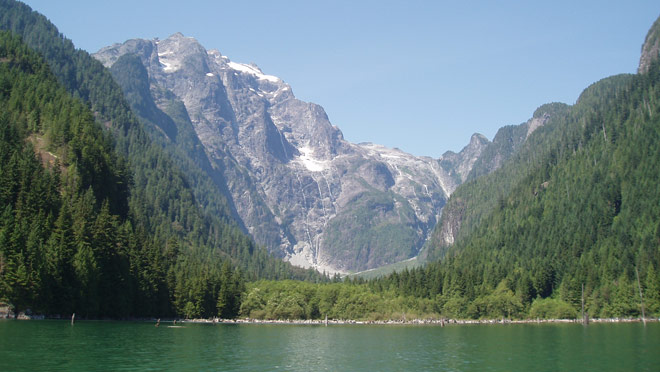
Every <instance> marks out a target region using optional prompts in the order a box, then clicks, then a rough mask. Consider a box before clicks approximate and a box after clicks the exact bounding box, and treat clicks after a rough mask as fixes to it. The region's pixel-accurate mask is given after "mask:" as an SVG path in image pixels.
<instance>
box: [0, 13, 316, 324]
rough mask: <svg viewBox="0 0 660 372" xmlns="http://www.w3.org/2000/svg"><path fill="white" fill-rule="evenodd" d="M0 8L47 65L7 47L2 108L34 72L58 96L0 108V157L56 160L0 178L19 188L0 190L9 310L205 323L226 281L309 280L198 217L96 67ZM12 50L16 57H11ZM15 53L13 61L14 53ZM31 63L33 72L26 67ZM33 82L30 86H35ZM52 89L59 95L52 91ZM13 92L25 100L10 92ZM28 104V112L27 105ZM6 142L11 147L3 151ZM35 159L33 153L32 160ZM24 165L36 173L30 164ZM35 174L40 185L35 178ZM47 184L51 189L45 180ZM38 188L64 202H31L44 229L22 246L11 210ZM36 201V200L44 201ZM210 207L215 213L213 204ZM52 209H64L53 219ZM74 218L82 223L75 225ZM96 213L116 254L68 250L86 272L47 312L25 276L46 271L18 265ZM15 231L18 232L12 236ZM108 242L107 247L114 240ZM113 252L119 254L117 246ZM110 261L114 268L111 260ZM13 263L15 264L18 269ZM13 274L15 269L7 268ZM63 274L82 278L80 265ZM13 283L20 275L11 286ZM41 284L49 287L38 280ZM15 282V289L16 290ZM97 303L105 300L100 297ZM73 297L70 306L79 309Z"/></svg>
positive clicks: (163, 158) (170, 166)
mask: <svg viewBox="0 0 660 372" xmlns="http://www.w3.org/2000/svg"><path fill="white" fill-rule="evenodd" d="M0 10H1V12H0V28H1V29H6V30H10V31H12V32H13V33H14V34H16V35H19V36H21V38H22V40H24V41H25V42H26V44H27V45H28V46H29V47H30V48H31V49H33V50H35V51H37V52H38V53H39V54H41V55H42V56H43V57H44V58H45V60H46V62H47V63H48V64H46V63H44V62H43V61H41V59H40V58H41V57H39V56H38V55H37V54H35V53H33V52H29V53H28V52H26V48H25V47H23V46H21V47H20V48H18V47H13V46H12V47H11V48H10V47H7V49H6V52H5V53H6V54H7V55H6V56H3V69H4V70H6V76H5V77H3V80H2V81H3V92H5V93H4V94H5V95H6V97H7V98H6V99H8V100H9V99H11V98H10V97H12V95H14V98H13V100H15V101H16V102H23V99H22V98H20V96H18V95H19V94H26V95H36V94H37V93H30V92H31V90H36V91H38V89H39V88H38V87H30V86H26V87H23V86H24V83H23V80H26V81H29V80H30V76H31V74H34V73H35V72H38V71H42V70H44V71H46V70H49V71H52V73H50V74H51V75H50V77H49V79H48V80H44V81H47V82H48V83H49V84H55V85H54V87H51V88H49V89H51V90H54V91H57V92H59V93H58V94H59V96H58V97H54V98H53V97H50V96H44V97H41V98H39V101H38V104H37V103H35V104H33V105H28V106H25V105H19V106H16V107H11V111H10V108H9V107H10V106H7V109H5V106H4V105H3V115H4V116H3V117H4V118H5V119H3V120H5V122H6V123H7V125H6V128H17V129H15V130H13V129H6V128H5V126H3V130H5V129H6V130H8V131H9V132H11V133H14V132H16V133H15V134H11V136H9V134H8V135H7V136H8V137H7V140H6V143H7V146H8V149H9V148H13V149H14V150H12V151H9V150H6V156H7V159H11V158H12V156H13V157H19V156H18V155H15V154H16V153H17V152H18V153H23V154H24V153H25V152H26V151H28V150H26V149H25V148H23V147H22V145H19V144H23V143H33V147H35V149H36V150H37V153H38V154H40V157H41V158H44V159H47V160H48V159H50V160H52V159H56V160H58V159H59V165H57V166H55V165H50V166H48V167H46V168H47V169H41V168H39V167H36V165H32V166H30V167H33V168H34V167H36V168H35V169H36V170H30V171H27V170H26V171H25V172H27V173H26V174H29V175H30V176H29V177H28V176H27V175H26V176H25V177H27V178H23V179H21V178H20V177H18V178H16V177H10V176H9V175H10V173H6V172H4V171H3V173H2V174H3V176H7V177H6V178H8V179H11V180H14V181H12V182H19V181H18V180H22V181H20V182H22V183H19V185H18V186H16V185H14V186H12V187H13V188H4V187H3V191H4V190H7V191H6V195H5V196H3V204H2V209H3V211H4V214H3V221H2V223H3V230H2V234H4V235H3V236H5V235H6V236H9V237H10V238H11V239H10V240H11V241H12V244H11V245H3V246H2V247H0V249H2V261H1V262H2V263H3V264H2V270H1V273H0V274H1V275H2V281H3V283H4V284H3V287H2V292H0V298H4V299H8V300H10V301H11V302H12V303H13V304H14V305H15V306H16V307H17V309H18V310H21V309H22V307H25V306H30V307H32V308H33V309H34V310H36V311H42V312H46V313H51V314H53V313H60V314H66V313H68V312H70V311H77V312H78V313H79V314H81V315H83V316H94V317H98V316H111V317H122V316H137V315H141V316H144V315H167V314H172V315H174V314H179V315H189V316H201V315H205V316H210V315H214V314H216V313H217V311H218V308H217V306H216V305H217V300H218V297H219V294H218V293H219V288H221V287H222V286H221V284H222V283H223V282H224V280H223V279H222V277H223V275H224V277H225V278H224V279H227V276H229V277H233V276H236V277H239V276H241V277H246V278H249V279H255V278H261V277H265V278H273V279H275V278H299V279H303V278H308V277H311V278H317V279H318V278H319V276H318V275H316V274H315V273H313V272H311V271H304V270H299V269H295V268H293V267H291V266H290V265H288V264H286V263H283V262H281V261H279V260H277V259H274V258H271V257H269V256H268V254H267V253H266V252H265V251H264V250H263V249H260V248H258V247H256V246H255V245H254V243H253V242H252V241H251V240H250V239H249V238H248V237H247V236H245V235H244V234H243V233H242V232H241V231H240V229H239V228H238V226H236V224H235V223H233V222H232V219H231V216H228V215H226V214H225V215H219V216H209V215H207V214H206V213H204V211H203V210H202V208H201V207H200V205H199V204H200V201H199V200H197V199H196V198H195V195H194V194H193V192H192V191H191V189H190V186H189V181H188V180H186V179H185V177H183V176H182V173H181V172H180V171H178V167H177V165H176V164H175V163H174V162H173V160H172V158H171V156H170V155H169V154H168V153H167V152H165V151H164V150H163V149H162V148H161V147H160V146H158V145H155V144H153V143H152V142H151V141H150V140H149V138H148V136H147V135H146V133H145V132H144V130H143V128H142V125H141V123H140V122H139V121H138V120H137V119H136V118H135V116H134V115H133V114H132V113H131V111H130V109H129V108H128V105H127V104H126V102H125V101H124V98H123V95H122V92H121V89H120V88H119V87H118V85H117V84H116V83H115V82H114V81H113V79H112V76H111V75H110V73H109V72H108V71H107V70H105V69H104V68H103V66H101V64H100V63H98V62H97V61H95V60H94V59H92V58H91V57H90V56H89V55H88V54H87V53H86V52H84V51H80V50H75V48H74V47H73V44H72V43H71V42H70V41H69V40H66V39H65V38H63V36H62V35H60V34H59V33H58V31H57V29H56V28H55V27H54V26H53V25H52V24H50V22H48V21H47V19H46V18H45V17H43V16H42V15H39V14H38V13H36V12H32V11H31V9H30V8H29V7H27V6H26V5H24V4H21V3H18V2H14V1H6V0H3V1H0ZM3 37H5V38H8V40H11V41H10V42H7V45H10V46H11V45H15V44H18V43H19V42H18V41H17V40H18V39H16V38H15V37H13V36H9V35H5V36H3ZM17 48H18V49H17ZM19 49H20V52H15V50H19ZM16 53H18V55H15V54H16ZM35 61H38V62H35ZM32 65H34V66H37V67H38V68H37V67H30V66H32ZM43 66H47V67H49V69H48V68H47V67H43ZM16 68H19V70H20V69H21V68H23V69H22V70H20V71H21V73H20V74H19V73H18V72H16ZM40 73H41V72H40ZM41 78H42V77H41V76H40V77H39V79H41ZM39 79H37V80H39ZM57 84H61V85H63V86H64V88H66V89H63V88H59V87H57ZM16 87H23V88H21V89H23V90H20V91H19V90H16V89H18V88H16ZM23 91H25V92H27V93H21V92H23ZM67 91H68V94H69V95H73V97H75V100H72V101H71V103H60V102H59V101H58V102H52V99H56V100H62V98H61V97H62V96H66V95H67V93H66V92H67ZM27 102H30V103H32V101H29V100H28V101H27ZM57 105H59V106H57ZM56 108H57V109H58V110H59V111H58V110H56ZM90 109H91V111H90ZM42 112H52V114H51V115H53V116H58V115H59V116H58V117H61V118H60V119H58V120H55V121H54V122H52V121H51V120H50V119H48V118H44V117H42V115H41V113H42ZM66 115H69V116H70V117H71V118H69V117H68V116H66ZM20 118H25V119H20ZM19 119H20V120H24V121H20V120H19ZM69 119H71V120H69ZM78 122H80V123H84V124H85V126H84V128H85V129H84V130H83V129H80V130H79V132H72V131H73V129H71V128H70V127H69V126H71V125H73V124H72V123H78ZM10 123H11V125H10ZM98 123H102V124H103V125H104V126H105V127H106V128H107V131H103V130H101V125H99V124H98ZM67 125H68V126H67ZM76 130H78V129H76ZM66 131H69V133H67V132H66ZM98 136H100V137H98ZM79 137H81V138H79ZM97 137H98V138H97ZM26 138H27V139H28V141H27V142H26V141H25V139H26ZM17 140H19V142H18V143H19V144H16V143H13V142H15V141H17ZM84 140H89V141H92V143H93V144H92V145H89V146H85V145H80V143H81V141H84ZM3 143H4V142H3ZM39 149H43V151H41V152H40V151H39ZM3 151H4V150H3ZM58 151H61V152H62V155H58ZM33 152H34V151H33ZM3 154H5V152H3ZM51 154H52V155H51ZM64 154H66V156H65V155H64ZM74 155H75V156H77V158H75V157H74ZM55 156H57V157H55ZM51 157H52V158H51ZM35 159H36V158H35ZM74 159H77V162H76V163H75V164H74V165H75V167H74V169H75V172H73V171H69V170H68V169H69V168H71V164H70V163H68V162H72V161H73V160H74ZM25 161H26V162H27V160H25ZM35 161H36V160H35ZM65 161H66V162H67V163H65ZM33 163H34V162H33ZM7 164H13V163H11V162H8V163H6V164H5V163H3V166H6V165H7ZM34 164H37V165H38V162H37V163H34ZM49 164H50V163H49ZM26 166H27V165H26ZM20 167H22V166H19V168H20ZM28 168H29V167H28ZM59 168H62V171H61V172H60V173H61V174H60V175H57V174H58V171H55V170H57V169H59ZM29 169H32V168H29ZM40 169H41V170H40ZM48 169H50V170H48ZM53 169H55V170H53ZM34 172H37V173H36V174H35V173H34ZM63 175H64V176H66V178H65V177H63ZM42 176H43V177H44V180H43V181H41V180H39V178H40V177H42ZM30 177H31V178H30ZM58 177H59V178H60V179H64V180H65V181H66V182H69V183H71V184H72V186H71V187H74V186H75V187H74V189H72V190H75V192H74V191H71V192H67V189H66V188H65V187H64V186H66V185H68V184H65V185H64V186H58V185H59V183H58V182H61V180H60V181H58ZM50 179H52V180H53V181H49V180H50ZM7 182H9V181H7ZM41 182H44V185H47V186H48V189H49V190H50V192H51V193H54V194H53V195H51V196H50V198H51V199H53V198H55V199H57V198H56V196H57V195H56V194H58V191H59V194H60V195H61V196H60V197H61V198H63V199H62V200H61V201H57V200H55V201H53V202H52V203H50V204H48V206H45V207H43V208H46V209H45V210H43V211H40V209H39V208H41V207H39V206H38V205H40V204H38V205H37V207H35V208H36V209H35V212H34V213H36V214H43V216H42V217H40V218H41V219H42V220H43V221H45V223H46V225H45V226H44V228H43V231H42V232H41V233H42V235H41V236H38V237H37V236H32V238H30V239H32V240H30V239H28V238H29V237H30V236H31V235H26V234H28V233H29V232H32V234H33V235H34V234H36V232H35V231H39V230H38V229H31V228H29V226H28V227H25V226H22V225H25V224H30V223H32V219H30V218H27V219H26V217H25V215H24V214H21V213H22V212H21V213H19V212H18V211H20V210H23V209H22V208H26V205H25V204H26V201H25V200H24V198H27V197H28V196H21V195H22V194H21V190H24V191H22V192H25V190H28V189H29V190H31V191H34V192H37V190H38V189H35V190H32V189H33V188H34V187H33V186H32V183H34V184H35V185H36V184H40V183H41ZM44 187H46V186H44ZM69 194H70V195H69ZM78 194H80V195H78ZM30 198H33V197H32V196H30ZM33 200H34V199H30V201H33ZM40 200H43V201H44V202H45V201H47V200H50V199H47V198H41V199H40ZM76 203H77V204H76ZM217 203H219V204H222V201H217ZM63 206H66V207H63ZM29 207H30V208H32V206H29ZM61 208H65V210H63V211H60V209H61ZM221 208H222V207H218V208H217V209H221ZM74 212H75V213H81V215H80V216H78V215H76V214H75V213H74ZM97 213H99V214H100V215H103V216H105V217H104V218H105V219H106V220H107V221H106V223H107V224H111V225H112V226H113V227H112V228H114V229H116V230H117V231H114V230H112V231H109V232H107V234H106V235H107V236H108V237H109V239H110V242H108V243H107V244H108V245H109V246H113V247H115V248H113V249H114V250H117V252H114V251H112V252H114V253H108V254H109V257H111V258H112V260H110V261H108V262H106V261H103V260H101V258H102V256H104V255H105V254H106V253H103V252H104V250H103V249H102V248H101V246H102V244H101V245H97V244H96V243H94V244H92V243H91V242H90V243H89V247H91V248H90V249H82V248H81V246H76V248H75V249H73V248H72V249H73V251H72V253H71V254H70V256H71V257H77V256H76V255H78V256H80V259H82V258H85V257H86V258H87V259H88V260H89V262H91V263H90V264H89V265H90V267H88V268H87V269H85V270H87V271H89V272H88V273H82V271H81V273H78V274H75V275H74V274H73V273H67V274H66V275H64V274H62V275H63V276H64V277H65V278H64V279H62V280H64V282H62V284H61V286H62V288H63V289H62V290H63V291H70V292H72V293H73V292H75V293H76V294H75V295H74V294H68V295H66V296H59V295H58V294H57V292H53V291H49V293H52V296H53V300H52V301H55V302H52V301H51V300H47V299H45V297H43V295H42V294H40V293H42V292H40V291H45V289H43V288H42V289H40V288H38V285H37V284H35V283H37V281H36V280H37V279H35V278H37V277H38V276H40V275H43V274H44V271H43V270H44V267H45V266H43V265H41V264H35V265H33V266H31V267H28V266H30V265H32V263H31V261H30V260H28V259H26V258H25V257H22V256H21V255H24V256H26V257H27V255H31V256H32V257H39V260H41V259H45V258H46V256H44V255H43V254H42V253H43V252H42V251H41V249H43V248H44V247H45V246H46V242H48V241H51V243H50V244H51V245H52V244H55V243H54V240H53V239H54V238H52V239H51V237H50V235H51V232H52V231H51V230H52V228H55V227H56V224H57V223H60V224H63V225H72V226H64V227H66V228H74V227H75V226H76V224H75V223H74V221H69V220H67V218H69V219H72V218H74V217H75V218H78V219H77V220H76V221H82V220H84V221H87V222H88V223H91V221H94V220H95V216H96V214H97ZM69 215H70V216H69ZM5 217H6V218H5ZM108 221H111V222H112V223H110V222H108ZM10 222H11V224H10ZM35 223H37V222H35ZM48 223H50V224H51V225H48ZM16 226H22V227H21V229H18V228H17V227H16ZM85 226H87V225H85ZM64 227H62V228H64ZM85 228H88V227H85ZM85 228H83V227H80V229H82V230H81V231H78V232H77V234H79V236H78V238H79V239H92V237H93V234H92V233H91V232H89V231H87V230H85ZM53 231H54V230H53ZM90 234H91V235H90ZM67 238H68V236H66V235H65V236H63V237H62V238H61V241H62V242H63V243H62V244H64V243H66V242H70V241H69V240H68V239H67ZM115 239H116V240H117V241H114V240H115ZM122 239H125V240H122ZM28 242H29V244H28ZM73 242H75V240H74V241H73ZM73 242H71V244H73ZM55 245H57V244H55ZM28 246H29V247H30V249H28ZM120 246H121V247H123V248H119V247H120ZM35 247H38V248H35ZM53 247H54V246H53ZM79 248H80V249H79ZM92 248H93V249H92ZM35 249H36V250H35ZM57 249H64V248H62V247H57ZM81 249H82V250H81ZM94 249H96V250H98V251H94ZM122 249H126V251H122ZM65 250H66V249H65ZM17 252H18V253H17ZM10 256H13V257H14V258H12V257H10ZM42 256H43V257H42ZM21 257H22V258H21ZM106 258H107V257H106ZM104 259H105V258H104ZM115 259H117V260H118V261H117V262H115V261H114V260H115ZM12 262H13V263H12ZM19 262H23V263H22V264H20V265H19ZM79 262H82V261H79ZM223 262H224V263H225V264H223ZM13 264H15V265H18V266H14V267H13V268H12V266H11V265H13ZM226 264H230V267H232V266H236V267H240V268H241V269H242V270H243V273H239V272H238V271H235V270H234V269H227V268H225V269H224V271H223V267H224V266H227V265H226ZM26 265H27V266H26ZM40 265H41V266H40ZM49 265H51V266H53V265H54V266H56V267H57V268H58V270H60V269H61V270H68V269H66V268H67V264H66V263H58V262H51V263H50V264H49ZM70 265H73V263H71V264H70ZM76 265H78V264H76ZM223 265H224V266H223ZM78 266H80V265H78ZM69 269H71V267H69ZM71 270H73V271H75V270H83V269H82V266H80V267H78V268H76V269H75V270H74V269H71ZM85 270H83V271H85ZM90 270H91V271H90ZM105 270H110V271H112V273H113V274H112V275H114V276H112V275H109V274H108V275H105V274H104V275H101V274H100V273H102V272H104V271H105ZM87 271H85V272H87ZM117 273H119V274H117ZM223 273H224V274H223ZM21 275H22V276H23V277H22V279H20V280H19V278H20V277H21ZM67 275H68V276H67ZM76 275H78V277H76ZM80 275H83V276H85V275H87V277H88V279H85V280H87V282H85V283H87V284H84V285H88V286H91V287H89V288H86V289H84V290H83V289H82V288H83V287H81V286H82V285H83V282H84V280H83V279H82V277H79V276H80ZM33 279H34V280H33ZM41 279H43V278H41ZM67 280H68V282H67ZM228 280H229V279H228ZM230 280H231V281H235V280H234V279H230ZM12 281H13V282H12ZM41 282H43V283H45V282H48V283H49V284H52V283H53V282H52V281H49V280H41ZM239 282H240V281H239ZM8 283H14V284H8ZM17 283H18V284H20V283H23V284H24V285H23V286H21V285H16V284H17ZM103 286H106V287H108V288H110V287H112V288H110V289H111V290H112V291H111V292H112V293H116V296H115V297H109V296H106V295H105V292H101V290H105V289H106V288H104V287H103ZM225 287H226V286H225ZM21 288H23V289H21ZM110 289H108V290H110ZM226 289H227V288H225V292H226ZM83 293H85V295H84V296H83V295H82V294H83ZM101 293H104V295H103V296H101V295H100V294H101ZM76 296H77V297H76ZM120 297H121V298H120ZM72 298H78V299H79V301H78V302H77V301H76V300H75V299H72ZM111 299H112V300H111ZM106 301H109V302H108V303H106ZM55 303H57V304H55ZM104 305H108V306H104Z"/></svg>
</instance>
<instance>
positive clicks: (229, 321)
mask: <svg viewBox="0 0 660 372" xmlns="http://www.w3.org/2000/svg"><path fill="white" fill-rule="evenodd" d="M646 322H651V323H656V322H660V318H648V317H647V318H646ZM177 323H192V324H257V325H258V324H282V325H326V321H325V320H323V319H297V320H288V319H272V320H268V319H251V318H242V319H219V318H214V319H182V320H179V321H177ZM559 323H564V324H567V323H568V324H570V323H574V324H582V321H581V320H580V319H522V320H521V319H519V320H511V319H480V320H474V319H411V320H406V321H403V320H376V321H370V320H343V319H328V321H327V325H437V326H441V327H443V326H445V325H470V324H559ZM589 323H642V319H641V318H595V319H589Z"/></svg>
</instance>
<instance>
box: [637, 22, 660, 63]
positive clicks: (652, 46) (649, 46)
mask: <svg viewBox="0 0 660 372" xmlns="http://www.w3.org/2000/svg"><path fill="white" fill-rule="evenodd" d="M658 57H660V18H658V19H656V21H655V22H654V23H653V26H651V29H650V30H649V32H648V34H646V39H645V40H644V45H642V55H641V57H640V58H639V68H638V69H637V72H638V73H640V74H644V73H646V72H648V70H649V67H650V66H651V62H653V61H655V60H657V59H658Z"/></svg>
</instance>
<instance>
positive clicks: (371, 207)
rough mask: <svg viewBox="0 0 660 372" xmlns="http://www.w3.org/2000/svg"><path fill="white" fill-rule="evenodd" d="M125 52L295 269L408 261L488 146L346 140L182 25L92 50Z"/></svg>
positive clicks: (111, 58) (245, 220) (284, 88)
mask: <svg viewBox="0 0 660 372" xmlns="http://www.w3.org/2000/svg"><path fill="white" fill-rule="evenodd" d="M124 54H135V55H137V56H138V57H139V58H140V60H141V62H142V64H143V65H144V67H145V68H146V70H147V72H148V84H149V86H150V90H151V93H152V98H153V99H154V101H155V103H156V105H157V106H158V107H161V108H162V107H164V106H166V104H167V102H168V100H170V101H171V100H172V99H175V100H178V101H180V102H182V103H183V104H184V105H185V109H186V110H187V114H188V116H189V118H190V122H191V123H192V125H193V127H194V130H195V133H196V135H197V137H198V139H199V142H200V143H201V144H202V146H203V150H204V153H205V154H206V157H208V161H209V163H210V164H211V165H212V167H211V168H212V169H210V170H209V172H218V173H219V174H220V175H221V176H222V177H223V178H224V179H225V180H227V181H226V182H227V187H226V192H227V193H228V195H227V197H228V198H229V199H230V202H231V204H232V205H233V206H234V208H235V209H236V211H235V212H236V214H237V215H238V216H239V217H240V219H241V223H242V224H243V226H245V229H246V230H247V231H248V232H249V233H250V234H251V235H252V236H253V237H254V239H255V240H256V241H257V242H258V243H260V244H262V245H264V246H266V247H268V249H269V250H270V251H271V252H273V253H274V254H276V255H279V256H281V257H282V258H284V259H286V260H289V261H291V262H292V263H293V264H296V265H299V266H304V267H315V268H317V269H318V270H320V271H323V270H325V271H327V272H331V273H332V272H340V273H344V272H350V271H359V270H366V269H371V268H375V267H378V266H381V265H385V264H389V263H393V262H396V261H401V260H405V259H408V258H410V257H414V256H415V255H417V253H418V252H419V250H420V249H421V247H422V245H423V244H424V242H425V241H426V239H427V237H428V235H429V234H430V232H431V230H432V229H433V227H434V226H435V224H436V222H437V220H438V219H439V215H440V212H441V210H442V207H443V206H444V204H445V202H446V200H447V198H448V197H449V195H450V194H451V192H452V191H453V190H454V189H455V188H456V187H457V186H458V185H459V184H460V183H461V182H463V181H464V180H465V179H466V177H467V174H468V173H469V172H470V170H471V168H472V165H473V164H474V162H475V161H476V159H477V158H478V157H479V154H480V153H481V151H482V150H483V148H484V147H485V146H486V145H487V144H488V140H487V139H486V138H485V137H483V136H481V135H475V136H473V137H472V140H471V141H470V144H469V145H468V146H467V147H466V148H465V149H463V151H461V152H460V153H459V154H455V153H447V154H445V155H444V156H443V157H442V158H441V159H432V158H427V157H416V156H413V155H410V154H407V153H405V152H403V151H400V150H398V149H388V148H385V147H383V146H379V145H374V144H369V143H363V144H352V143H349V142H347V141H345V140H344V138H343V135H342V133H341V131H340V130H339V129H338V128H337V127H335V126H333V125H332V124H331V123H330V121H329V119H328V116H327V115H326V113H325V111H324V110H323V108H322V107H321V106H318V105H316V104H313V103H307V102H303V101H300V100H298V99H296V98H295V96H294V95H293V92H292V89H291V87H290V86H289V85H288V84H286V83H285V82H284V81H282V80H281V79H279V78H277V77H275V76H271V75H267V74H265V73H263V72H262V71H261V70H260V69H259V68H258V67H257V66H256V65H253V64H251V65H247V64H241V63H236V62H233V61H231V60H230V59H229V58H227V57H226V56H223V55H222V54H220V52H218V51H216V50H209V51H207V50H206V49H205V48H204V47H202V46H201V45H200V44H199V43H198V42H197V41H196V40H195V39H193V38H190V37H185V36H183V35H182V34H180V33H177V34H174V35H172V36H170V37H169V38H167V39H166V40H161V41H159V40H129V41H127V42H125V43H123V44H115V45H112V46H109V47H106V48H103V49H101V50H100V51H99V52H98V53H96V54H95V57H96V58H97V59H98V60H100V61H101V62H102V63H103V64H104V65H105V66H107V67H110V66H112V65H113V64H114V63H115V62H116V61H117V60H118V59H119V57H121V56H122V55H124ZM164 111H165V110H164ZM163 128H165V127H163ZM163 131H165V132H167V130H166V129H163ZM171 140H172V141H175V140H176V139H175V138H171Z"/></svg>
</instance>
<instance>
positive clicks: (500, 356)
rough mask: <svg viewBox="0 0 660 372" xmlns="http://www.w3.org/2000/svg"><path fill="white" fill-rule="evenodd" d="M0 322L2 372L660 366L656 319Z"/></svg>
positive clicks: (645, 368)
mask: <svg viewBox="0 0 660 372" xmlns="http://www.w3.org/2000/svg"><path fill="white" fill-rule="evenodd" d="M168 325H171V324H170V323H162V324H161V326H160V327H158V328H156V327H154V324H153V323H148V322H101V321H79V322H76V324H75V326H71V325H70V324H69V323H68V322H65V321H49V320H42V321H15V320H1V321H0V371H90V370H97V371H110V370H112V371H159V370H168V371H659V370H660V324H658V323H651V324H648V325H647V326H646V327H643V326H642V325H641V324H592V325H589V326H588V327H583V326H581V325H577V324H540V325H539V324H528V325H470V326H467V325H464V326H455V325H454V326H447V327H444V328H442V327H439V326H360V325H353V326H337V325H335V326H333V325H331V326H329V327H323V326H311V325H310V326H304V325H212V324H185V327H184V328H168V327H167V326H168Z"/></svg>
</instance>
